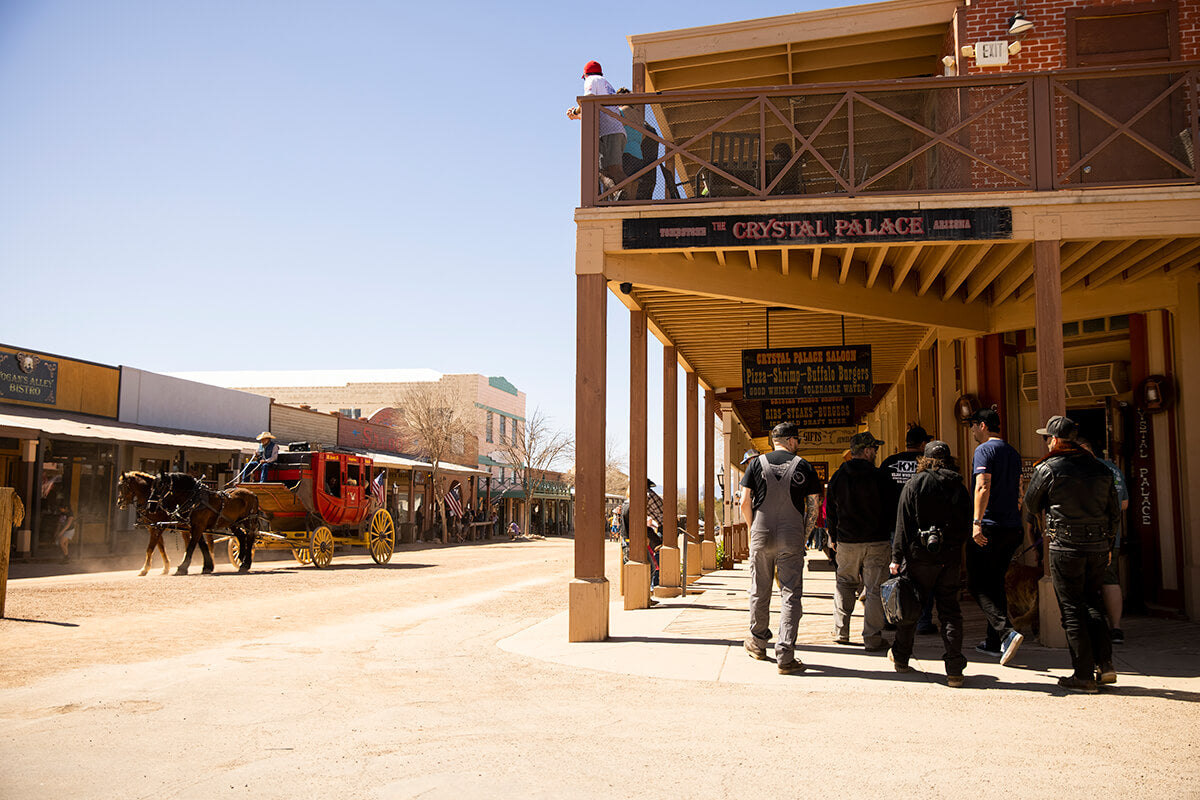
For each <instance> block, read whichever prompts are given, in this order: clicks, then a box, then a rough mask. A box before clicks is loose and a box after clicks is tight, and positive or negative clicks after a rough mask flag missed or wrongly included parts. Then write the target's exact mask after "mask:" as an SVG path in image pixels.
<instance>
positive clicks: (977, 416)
mask: <svg viewBox="0 0 1200 800" xmlns="http://www.w3.org/2000/svg"><path fill="white" fill-rule="evenodd" d="M967 422H968V423H969V424H970V426H971V437H972V438H973V439H974V440H975V442H976V443H977V444H978V445H979V446H978V447H976V448H975V457H974V458H973V459H972V469H971V473H972V474H973V475H974V477H973V478H972V481H973V483H974V495H975V506H974V508H975V513H974V519H973V520H972V521H971V541H970V542H968V543H967V588H968V589H969V590H970V592H971V595H972V596H973V597H974V598H975V602H977V603H979V608H980V610H981V611H983V615H984V617H986V618H987V623H988V626H987V635H986V637H985V638H984V640H983V641H982V642H980V643H979V644H978V645H976V646H975V649H976V650H978V651H979V652H981V653H983V654H985V655H990V656H993V657H998V658H999V659H1000V663H1001V664H1007V663H1008V662H1009V661H1010V660H1012V657H1013V656H1014V655H1016V652H1017V648H1018V647H1020V646H1021V642H1022V641H1024V638H1025V637H1024V636H1022V635H1021V634H1020V633H1019V632H1018V631H1017V630H1015V629H1014V628H1013V626H1012V622H1010V621H1009V619H1008V598H1007V596H1006V595H1005V592H1004V575H1005V573H1007V572H1008V565H1009V564H1010V563H1011V562H1012V558H1013V555H1014V554H1015V553H1016V552H1017V548H1018V547H1020V546H1021V542H1022V541H1024V538H1025V532H1024V530H1023V529H1022V527H1021V454H1020V453H1018V452H1017V451H1016V448H1014V447H1013V446H1012V445H1010V444H1009V443H1008V442H1006V441H1004V439H1002V438H1000V415H999V414H997V413H996V411H995V409H991V408H982V409H980V410H979V411H976V412H975V413H974V414H972V415H971V417H970V418H969V419H968V420H967Z"/></svg>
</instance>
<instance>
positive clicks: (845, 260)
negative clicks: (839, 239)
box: [838, 246, 854, 286]
mask: <svg viewBox="0 0 1200 800" xmlns="http://www.w3.org/2000/svg"><path fill="white" fill-rule="evenodd" d="M853 258H854V248H853V247H849V246H847V247H846V248H844V249H843V250H842V266H841V270H840V271H839V273H838V285H839V286H841V285H842V284H844V283H845V282H846V278H847V277H849V275H850V263H851V261H852V260H853Z"/></svg>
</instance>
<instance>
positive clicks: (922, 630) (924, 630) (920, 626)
mask: <svg viewBox="0 0 1200 800" xmlns="http://www.w3.org/2000/svg"><path fill="white" fill-rule="evenodd" d="M937 632H938V627H937V625H934V624H933V623H932V622H919V623H917V635H918V636H933V635H934V634H936V633H937Z"/></svg>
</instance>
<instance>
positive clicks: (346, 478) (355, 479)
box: [229, 444, 396, 567]
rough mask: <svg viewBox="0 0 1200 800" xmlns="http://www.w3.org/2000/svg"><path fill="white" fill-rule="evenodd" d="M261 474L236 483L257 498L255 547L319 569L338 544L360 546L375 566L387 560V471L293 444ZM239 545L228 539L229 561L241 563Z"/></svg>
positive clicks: (392, 532) (392, 542)
mask: <svg viewBox="0 0 1200 800" xmlns="http://www.w3.org/2000/svg"><path fill="white" fill-rule="evenodd" d="M254 472H255V474H256V475H257V473H258V470H257V469H256V470H255V471H254ZM264 477H265V480H264V481H263V482H261V483H255V482H250V481H243V482H239V483H238V484H237V487H238V488H241V489H246V490H248V491H250V492H253V493H254V494H255V496H257V497H258V504H259V509H260V512H261V525H260V528H259V536H258V539H257V541H256V542H255V545H254V546H255V547H261V548H266V549H282V548H288V549H290V550H291V551H292V555H293V556H294V557H295V559H296V560H297V561H299V562H300V563H301V564H309V563H312V564H314V565H316V566H318V567H327V566H329V564H330V562H331V561H332V560H333V551H334V547H335V546H337V545H363V546H365V547H366V548H367V550H368V551H370V553H371V558H372V559H374V561H375V563H376V564H386V563H387V562H388V561H390V560H391V558H392V551H393V550H394V549H395V546H396V529H395V525H394V524H393V522H392V515H391V514H389V513H388V511H387V509H386V508H384V505H385V503H384V483H385V480H386V479H385V472H384V470H383V469H382V468H377V467H375V466H374V464H373V462H372V460H371V459H370V458H367V457H366V456H361V455H356V454H354V453H350V452H346V451H342V450H325V449H320V448H318V447H315V446H314V447H312V448H311V449H310V448H309V446H308V445H306V444H291V445H288V446H287V447H286V448H285V447H281V448H280V452H279V458H278V460H277V461H276V462H275V463H274V464H271V465H269V466H268V467H267V470H266V475H265V476H264ZM239 548H240V545H239V544H238V541H237V539H235V538H233V537H230V539H229V560H230V561H231V562H233V564H234V566H239V567H240V566H241V563H242V561H241V557H240V552H239Z"/></svg>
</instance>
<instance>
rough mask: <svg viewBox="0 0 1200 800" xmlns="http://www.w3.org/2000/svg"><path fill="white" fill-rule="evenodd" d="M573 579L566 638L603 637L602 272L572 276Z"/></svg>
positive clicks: (604, 286) (605, 296)
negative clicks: (573, 288) (573, 343)
mask: <svg viewBox="0 0 1200 800" xmlns="http://www.w3.org/2000/svg"><path fill="white" fill-rule="evenodd" d="M575 293H576V305H575V320H576V322H575V326H576V327H575V331H576V333H575V463H576V466H577V468H578V471H577V472H576V475H575V579H574V580H573V581H572V582H571V584H570V587H569V600H568V638H569V639H570V640H571V641H573V642H579V641H603V640H605V639H607V638H608V581H607V580H606V579H605V577H604V528H605V514H604V436H605V426H604V420H605V377H606V376H605V364H606V362H607V356H606V350H607V341H606V339H607V329H606V322H607V319H608V309H607V305H608V285H607V282H606V281H605V279H604V275H602V274H599V273H590V274H584V275H577V276H576V278H575Z"/></svg>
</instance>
